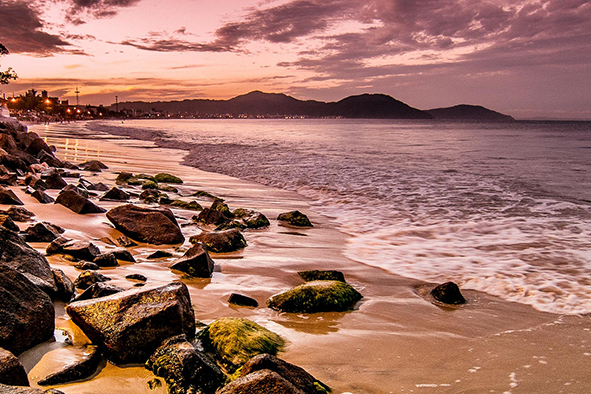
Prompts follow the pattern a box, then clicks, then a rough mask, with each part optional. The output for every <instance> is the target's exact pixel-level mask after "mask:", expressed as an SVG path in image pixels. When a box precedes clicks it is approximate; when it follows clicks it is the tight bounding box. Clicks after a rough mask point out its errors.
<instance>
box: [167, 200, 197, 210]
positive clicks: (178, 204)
mask: <svg viewBox="0 0 591 394" xmlns="http://www.w3.org/2000/svg"><path fill="white" fill-rule="evenodd" d="M170 205H172V206H173V207H175V208H180V209H186V210H188V211H201V210H202V209H203V207H202V206H201V204H199V203H198V202H197V201H183V200H174V201H172V202H171V203H170Z"/></svg>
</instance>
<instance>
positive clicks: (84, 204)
mask: <svg viewBox="0 0 591 394" xmlns="http://www.w3.org/2000/svg"><path fill="white" fill-rule="evenodd" d="M55 203H56V204H61V205H63V206H64V207H66V208H68V209H70V210H71V211H74V212H76V213H79V214H81V215H82V214H87V213H103V212H106V209H104V208H101V207H99V206H98V205H96V204H95V203H93V202H92V201H90V200H89V199H88V198H86V197H84V196H81V195H80V194H78V193H76V192H75V191H73V190H62V191H61V192H60V194H58V196H57V199H56V200H55Z"/></svg>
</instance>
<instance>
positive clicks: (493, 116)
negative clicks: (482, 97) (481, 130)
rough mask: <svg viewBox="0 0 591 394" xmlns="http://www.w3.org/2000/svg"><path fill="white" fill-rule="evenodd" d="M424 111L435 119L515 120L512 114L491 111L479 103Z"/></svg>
mask: <svg viewBox="0 0 591 394" xmlns="http://www.w3.org/2000/svg"><path fill="white" fill-rule="evenodd" d="M425 112H427V113H428V114H430V115H432V116H433V117H434V118H435V119H448V120H478V121H486V122H512V121H514V120H515V119H513V117H512V116H509V115H504V114H501V113H499V112H496V111H492V110H490V109H488V108H484V107H482V106H480V105H467V104H461V105H456V106H454V107H448V108H435V109H429V110H427V111H425Z"/></svg>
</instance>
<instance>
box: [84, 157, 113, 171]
mask: <svg viewBox="0 0 591 394" xmlns="http://www.w3.org/2000/svg"><path fill="white" fill-rule="evenodd" d="M79 167H80V168H82V169H83V170H84V171H90V172H101V170H106V169H107V168H109V167H107V166H106V165H105V164H104V163H102V162H101V161H99V160H89V161H85V162H84V163H81V164H80V165H79Z"/></svg>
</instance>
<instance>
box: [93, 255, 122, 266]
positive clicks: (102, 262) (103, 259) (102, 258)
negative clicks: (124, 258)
mask: <svg viewBox="0 0 591 394" xmlns="http://www.w3.org/2000/svg"><path fill="white" fill-rule="evenodd" d="M93 263H95V264H96V265H98V266H99V267H117V266H118V265H119V262H118V261H117V257H115V254H114V253H113V252H107V253H103V254H100V255H98V256H96V257H95V258H94V260H93Z"/></svg>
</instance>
